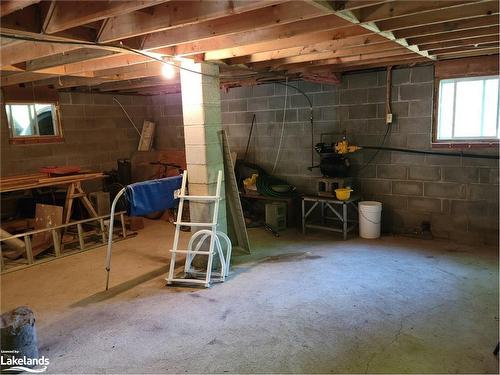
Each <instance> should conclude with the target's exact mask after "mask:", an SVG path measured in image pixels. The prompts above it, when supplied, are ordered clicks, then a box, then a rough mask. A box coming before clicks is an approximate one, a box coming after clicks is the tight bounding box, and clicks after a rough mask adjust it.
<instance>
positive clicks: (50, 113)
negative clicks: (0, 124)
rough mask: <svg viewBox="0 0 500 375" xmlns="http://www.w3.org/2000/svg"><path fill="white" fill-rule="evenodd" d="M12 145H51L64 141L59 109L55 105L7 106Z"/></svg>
mask: <svg viewBox="0 0 500 375" xmlns="http://www.w3.org/2000/svg"><path fill="white" fill-rule="evenodd" d="M5 112H6V113H7V121H8V124H9V130H10V141H11V143H46V142H47V143H49V142H57V141H60V140H62V137H61V129H60V125H59V115H58V113H59V112H58V107H57V105H56V104H54V103H14V102H12V103H11V102H9V103H7V104H5Z"/></svg>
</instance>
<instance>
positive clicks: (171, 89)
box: [124, 84, 181, 95]
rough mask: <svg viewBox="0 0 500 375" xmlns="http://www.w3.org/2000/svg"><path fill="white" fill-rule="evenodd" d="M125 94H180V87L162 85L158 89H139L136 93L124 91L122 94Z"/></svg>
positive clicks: (176, 85) (177, 85) (178, 85)
mask: <svg viewBox="0 0 500 375" xmlns="http://www.w3.org/2000/svg"><path fill="white" fill-rule="evenodd" d="M127 92H137V93H138V94H140V95H161V94H175V93H180V92H181V85H180V84H173V85H163V86H158V87H149V88H144V89H140V90H137V91H136V90H133V91H132V90H130V91H129V90H127V91H124V93H127Z"/></svg>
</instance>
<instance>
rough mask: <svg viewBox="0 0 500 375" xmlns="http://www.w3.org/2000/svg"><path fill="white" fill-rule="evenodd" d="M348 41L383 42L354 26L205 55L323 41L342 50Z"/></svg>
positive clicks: (234, 54) (228, 55)
mask: <svg viewBox="0 0 500 375" xmlns="http://www.w3.org/2000/svg"><path fill="white" fill-rule="evenodd" d="M358 36H361V37H359V38H357V39H350V38H351V37H352V38H354V37H358ZM346 39H348V41H347V43H350V42H352V43H355V44H349V45H351V46H352V45H362V44H369V43H374V42H377V41H380V40H381V38H380V37H379V36H378V35H373V34H372V33H370V32H368V31H367V30H365V29H363V28H360V27H359V26H353V27H351V28H344V29H340V30H332V31H325V32H317V33H310V34H304V35H298V36H295V37H293V38H287V39H282V40H276V41H270V42H263V43H256V44H251V45H246V46H242V47H236V48H228V49H223V50H217V51H209V52H207V53H205V60H221V59H227V58H231V57H237V56H245V55H250V54H253V53H259V52H265V51H275V50H277V49H279V48H292V47H297V46H307V45H309V44H315V43H318V42H321V41H331V43H333V44H332V45H336V46H338V47H339V48H340V45H341V43H342V40H346ZM332 48H334V47H332ZM176 52H177V49H176Z"/></svg>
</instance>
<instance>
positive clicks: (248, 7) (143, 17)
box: [99, 0, 283, 43]
mask: <svg viewBox="0 0 500 375" xmlns="http://www.w3.org/2000/svg"><path fill="white" fill-rule="evenodd" d="M280 2H283V0H281V1H275V0H259V1H243V2H238V3H234V2H233V1H227V0H223V1H222V0H221V1H196V2H195V1H193V2H185V1H170V2H167V3H165V4H160V5H157V6H155V7H152V8H150V9H151V12H150V13H145V12H130V13H127V14H123V15H119V16H114V17H111V18H109V19H108V20H107V22H106V24H105V25H104V26H103V28H102V30H101V33H100V35H99V42H102V43H106V42H112V41H115V40H122V39H127V38H130V37H133V36H137V35H145V34H150V33H153V32H154V33H158V32H160V31H164V30H169V29H173V28H176V27H180V26H185V25H193V24H199V23H200V22H204V21H209V20H213V19H216V18H221V17H225V16H230V15H235V14H239V13H243V12H250V11H252V10H256V9H259V8H265V9H267V10H269V8H268V7H269V6H272V5H274V4H275V3H276V4H278V3H280ZM179 9H182V12H180V11H179ZM248 16H249V17H252V14H248Z"/></svg>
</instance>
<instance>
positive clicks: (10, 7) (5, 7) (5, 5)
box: [0, 0, 40, 17]
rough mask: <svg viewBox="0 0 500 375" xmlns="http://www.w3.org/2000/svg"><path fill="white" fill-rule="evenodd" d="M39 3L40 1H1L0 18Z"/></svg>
mask: <svg viewBox="0 0 500 375" xmlns="http://www.w3.org/2000/svg"><path fill="white" fill-rule="evenodd" d="M39 2H40V0H3V1H2V2H1V3H0V17H3V16H6V15H8V14H11V13H14V12H17V11H18V10H21V9H23V8H26V7H29V6H30V5H33V4H36V3H39Z"/></svg>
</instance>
